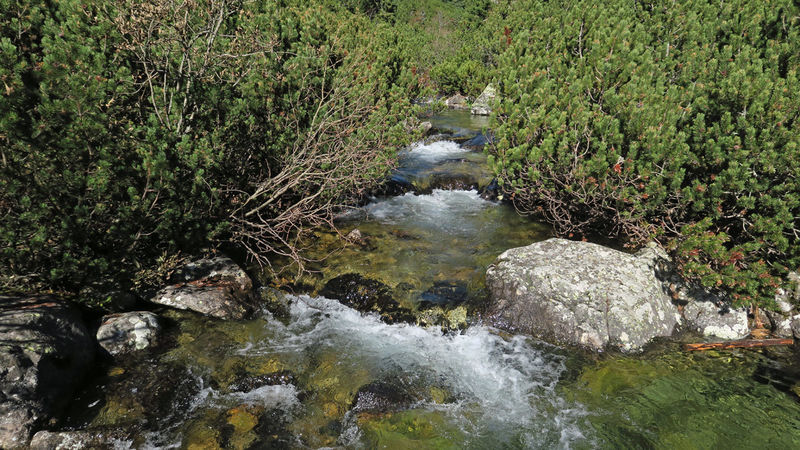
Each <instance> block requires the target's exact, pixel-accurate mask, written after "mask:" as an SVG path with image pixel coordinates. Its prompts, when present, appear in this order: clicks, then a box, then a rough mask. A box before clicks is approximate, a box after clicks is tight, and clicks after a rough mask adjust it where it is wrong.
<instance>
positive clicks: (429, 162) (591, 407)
mask: <svg viewBox="0 0 800 450" xmlns="http://www.w3.org/2000/svg"><path fill="white" fill-rule="evenodd" d="M435 125H436V126H437V127H439V128H440V129H449V130H451V131H453V132H454V133H455V135H456V136H462V137H469V136H470V133H472V134H475V133H476V132H477V127H476V126H475V123H474V120H473V118H470V116H469V115H468V114H464V113H447V114H445V115H444V116H443V117H441V118H437V119H436V121H435ZM481 126H482V125H481ZM453 142H454V141H453ZM401 162H402V164H403V166H402V167H401V168H400V171H401V172H402V171H404V172H402V173H403V176H405V177H408V178H409V179H414V180H415V181H416V182H420V180H423V181H424V180H429V179H430V178H431V177H432V176H433V175H434V174H437V173H453V172H458V171H461V172H465V173H470V174H471V175H482V176H488V175H487V173H486V168H485V157H484V156H483V155H482V154H480V153H476V152H475V151H467V150H465V149H464V148H462V147H456V146H454V145H453V143H449V142H441V143H428V144H418V145H416V146H412V147H411V148H409V149H407V151H406V152H404V153H403V155H402V160H401ZM339 226H340V228H341V231H342V232H343V233H347V232H349V231H351V230H353V229H355V228H358V229H359V230H360V231H361V233H362V235H363V237H364V238H363V240H364V242H363V243H362V244H361V245H348V246H346V247H345V248H343V249H342V248H341V245H342V241H341V239H340V238H339V237H338V235H336V234H334V233H326V232H319V233H318V234H317V240H316V242H315V244H314V245H315V247H314V251H312V253H311V256H315V253H314V252H316V256H317V257H319V258H320V259H321V257H322V256H327V258H326V259H324V260H323V261H321V262H320V263H318V265H317V266H316V267H315V268H316V269H317V270H319V271H320V272H319V273H318V274H317V275H316V276H314V277H311V278H310V279H309V280H310V285H311V286H312V290H313V289H314V288H319V287H320V286H321V285H322V284H324V282H325V281H327V280H329V279H331V278H333V277H335V276H336V275H339V274H343V273H349V272H357V273H360V274H363V275H365V276H368V277H370V278H374V279H377V280H380V281H382V282H384V283H385V284H387V285H388V286H389V287H391V288H392V289H393V293H394V294H395V295H396V296H397V297H398V299H399V300H401V301H404V302H406V303H408V304H412V305H413V304H414V303H415V302H418V301H419V300H420V299H421V298H425V293H426V292H427V291H429V290H430V289H431V287H432V286H434V285H436V283H446V284H460V285H465V286H466V287H467V292H468V293H469V295H470V296H471V298H472V299H473V300H474V301H476V302H480V301H481V300H482V299H485V292H484V291H483V274H484V273H485V269H486V266H487V265H488V264H490V263H491V261H492V260H494V258H495V257H496V256H497V255H498V254H499V253H501V252H502V251H503V250H505V249H507V248H510V247H515V246H519V245H527V244H530V243H531V242H535V241H537V240H540V239H544V238H546V237H547V236H548V235H549V229H548V228H547V227H545V226H542V225H539V224H535V223H532V222H530V221H528V220H526V219H524V218H521V217H519V216H518V215H516V214H515V213H514V212H513V211H512V210H511V209H510V208H509V207H507V206H505V205H501V204H498V203H495V202H491V201H488V200H484V199H482V198H481V197H480V196H479V194H478V192H477V191H474V190H452V191H446V190H437V189H432V190H431V191H430V193H428V194H426V195H415V194H411V193H409V194H406V195H402V196H398V197H390V198H380V199H374V200H373V201H372V202H371V203H369V204H368V205H366V206H365V207H364V208H362V209H361V210H359V211H358V212H356V213H354V214H352V215H351V216H350V217H349V218H348V219H346V220H343V221H342V222H340V224H339ZM331 252H333V253H332V254H331ZM288 300H290V301H291V305H290V307H289V308H288V312H287V313H286V314H284V315H280V316H278V317H275V316H273V315H272V314H269V313H264V315H263V316H262V317H261V318H259V319H256V320H252V321H246V322H221V321H215V320H210V319H207V318H203V317H199V316H196V315H193V314H188V313H182V312H174V311H172V312H164V313H163V314H164V315H165V316H166V319H167V324H168V325H169V326H168V328H169V332H168V334H169V336H168V338H167V343H166V344H165V346H164V349H163V350H162V351H161V352H160V353H157V354H154V355H148V356H144V357H142V358H140V359H134V358H131V359H127V360H124V361H120V362H119V363H118V364H119V365H118V366H113V367H108V368H107V370H105V371H104V373H102V374H99V375H98V377H97V379H96V380H95V381H94V382H93V384H92V385H91V386H89V387H88V388H87V389H86V391H84V392H83V393H81V394H80V395H79V397H78V398H77V399H75V401H74V402H73V403H74V410H73V412H72V413H71V417H70V418H69V419H68V420H67V423H66V424H65V425H66V426H67V427H68V428H70V427H71V428H79V429H83V428H88V429H90V430H94V431H96V432H97V433H110V434H112V435H115V436H120V437H119V438H118V439H119V440H118V443H119V445H120V446H123V447H126V446H127V447H132V448H323V447H340V448H476V449H496V448H508V449H522V448H546V449H549V448H579V449H582V448H614V449H615V448H669V449H672V448H730V449H736V448H758V447H766V448H781V449H782V448H800V431H798V430H800V402H798V397H797V394H795V393H793V392H792V390H793V389H794V390H796V391H797V392H798V393H800V384H798V379H800V377H798V376H797V374H798V373H800V369H798V368H797V367H795V366H793V365H792V361H799V360H800V358H798V356H797V355H795V354H793V353H792V352H791V351H790V350H788V349H773V350H768V351H733V352H703V353H686V352H684V351H682V350H681V349H680V346H679V344H678V343H667V344H657V345H654V346H653V347H652V348H650V349H649V350H648V351H647V352H646V353H644V354H642V355H628V356H622V355H600V356H595V355H587V354H584V353H582V352H580V351H577V350H575V349H563V348H558V347H553V346H550V345H547V344H543V343H541V342H537V341H535V340H532V339H528V338H525V337H523V336H510V335H503V334H499V333H496V332H494V331H493V330H490V329H488V328H486V327H483V326H480V325H472V326H470V327H469V328H467V329H466V330H465V331H464V332H463V333H449V334H443V333H442V332H441V330H439V329H438V328H435V329H434V328H432V329H425V328H421V327H417V326H413V325H407V324H396V325H387V324H385V323H382V322H380V321H379V320H378V319H377V318H376V317H374V316H370V315H362V314H360V313H358V312H356V311H354V310H352V309H349V308H347V307H345V306H342V305H341V304H339V303H338V302H335V301H332V300H328V299H324V298H319V297H313V296H305V295H301V296H289V297H288ZM687 339H689V340H691V339H692V338H687ZM795 364H796V363H795ZM365 399H366V400H365Z"/></svg>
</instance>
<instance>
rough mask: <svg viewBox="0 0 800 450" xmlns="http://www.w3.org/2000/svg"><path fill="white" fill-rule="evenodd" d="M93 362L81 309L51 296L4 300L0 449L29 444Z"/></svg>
mask: <svg viewBox="0 0 800 450" xmlns="http://www.w3.org/2000/svg"><path fill="white" fill-rule="evenodd" d="M93 359H94V341H93V340H92V338H91V336H90V335H89V333H88V332H87V330H86V327H85V326H84V324H83V321H82V317H81V314H80V311H78V310H77V309H76V308H75V307H74V306H72V305H70V304H69V303H66V302H63V301H61V300H58V299H55V298H53V297H48V296H41V297H29V298H22V297H0V448H17V447H23V446H26V445H27V444H28V441H29V440H30V437H31V434H32V432H33V431H35V429H36V428H38V427H39V426H41V425H43V424H44V423H45V422H46V421H48V420H50V419H51V418H53V417H54V416H56V415H57V414H58V413H59V412H60V411H61V409H62V408H63V407H64V406H65V403H66V402H67V401H68V399H69V397H70V395H71V394H72V392H73V390H74V389H75V388H76V386H77V384H78V383H79V382H80V380H81V378H82V377H83V375H84V374H85V372H86V371H87V369H88V368H89V366H90V365H91V363H92V361H93Z"/></svg>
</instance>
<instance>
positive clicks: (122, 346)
mask: <svg viewBox="0 0 800 450" xmlns="http://www.w3.org/2000/svg"><path fill="white" fill-rule="evenodd" d="M160 333H161V325H160V324H159V323H158V316H156V315H155V314H153V313H151V312H149V311H132V312H127V313H120V314H111V315H108V316H105V317H103V320H102V323H101V325H100V328H99V329H98V330H97V343H98V344H100V347H102V348H103V349H104V350H105V351H107V352H108V353H109V354H111V355H119V354H123V353H128V352H132V351H137V350H144V349H146V348H148V347H151V346H153V345H155V344H156V341H157V340H158V336H159V334H160Z"/></svg>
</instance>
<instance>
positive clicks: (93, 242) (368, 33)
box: [0, 0, 416, 291]
mask: <svg viewBox="0 0 800 450" xmlns="http://www.w3.org/2000/svg"><path fill="white" fill-rule="evenodd" d="M0 6H2V10H3V11H4V17H3V19H0V33H2V34H1V35H0V49H2V54H3V58H2V59H1V60H0V80H1V81H2V83H3V85H2V89H3V92H2V95H0V152H1V153H0V253H1V254H2V259H3V261H4V264H2V265H0V281H2V285H5V286H6V287H22V288H24V289H37V288H43V287H46V288H54V289H66V290H70V291H77V290H78V289H79V288H80V287H81V286H82V285H84V284H86V283H91V282H95V281H97V280H109V279H112V278H113V279H114V280H115V282H119V283H122V284H123V285H126V284H127V286H130V285H131V284H132V283H133V280H134V279H135V278H136V277H137V276H136V274H137V272H141V271H142V270H143V269H147V268H148V267H152V266H154V265H155V264H156V263H157V259H158V258H159V257H161V256H162V255H163V254H164V253H165V252H175V251H179V250H182V249H185V250H189V251H191V250H194V249H197V248H200V247H204V246H218V245H221V244H224V243H234V244H236V245H240V246H243V247H245V248H247V249H248V250H250V251H251V252H252V254H253V256H255V257H261V256H266V254H265V253H264V252H265V251H290V252H294V250H293V249H292V250H286V248H287V247H291V242H292V239H293V238H292V236H295V235H296V234H297V233H300V232H302V230H303V229H304V227H305V226H307V225H309V224H315V223H324V222H325V221H327V220H330V214H332V212H333V209H334V208H335V205H336V204H338V203H339V202H342V201H347V199H348V198H351V197H353V196H357V195H359V193H360V192H363V191H364V190H365V189H368V188H369V187H370V186H371V185H372V184H373V183H375V182H376V180H378V179H380V177H382V176H383V175H384V174H385V173H386V171H387V170H388V169H389V168H390V167H391V164H392V158H393V153H394V148H396V146H397V145H400V144H402V143H403V142H405V141H406V140H408V139H409V138H410V136H409V135H408V133H406V132H405V130H404V128H403V126H402V123H403V120H404V119H406V117H407V116H408V115H409V113H410V111H411V107H410V104H409V101H408V99H409V98H413V97H414V95H415V92H416V91H415V90H416V79H415V77H414V76H413V75H412V73H411V71H410V70H409V68H408V64H407V62H406V60H404V59H403V57H402V55H400V54H399V52H398V51H396V46H395V45H394V41H393V39H394V37H393V36H392V35H391V32H390V30H389V29H388V28H387V27H386V26H374V25H373V24H372V23H371V22H370V21H369V19H368V18H367V17H366V16H363V15H361V14H354V13H351V12H349V11H347V10H344V9H339V8H326V7H324V6H322V2H319V3H310V4H309V2H292V1H267V2H258V3H251V2H247V3H244V2H236V1H233V2H229V1H224V0H185V1H182V2H169V3H164V2H157V1H149V2H134V1H128V2H125V1H122V2H108V1H106V0H88V1H75V0H62V1H59V2H56V3H52V2H39V1H33V2H22V1H18V0H0ZM356 125H357V126H356ZM343 162H346V164H345V163H343ZM256 209H257V210H256ZM254 210H255V211H254ZM292 254H294V253H292ZM139 278H141V277H139ZM123 287H125V286H123Z"/></svg>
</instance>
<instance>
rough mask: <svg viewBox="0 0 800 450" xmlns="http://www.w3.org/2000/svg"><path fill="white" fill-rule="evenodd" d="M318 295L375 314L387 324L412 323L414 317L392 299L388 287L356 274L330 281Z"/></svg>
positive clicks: (390, 290)
mask: <svg viewBox="0 0 800 450" xmlns="http://www.w3.org/2000/svg"><path fill="white" fill-rule="evenodd" d="M320 295H322V296H323V297H327V298H330V299H334V300H338V301H339V302H340V303H342V304H344V305H347V306H349V307H351V308H353V309H355V310H358V311H361V312H374V313H377V314H378V315H380V317H381V320H383V321H384V322H387V323H395V322H413V321H414V315H413V314H412V313H411V311H410V310H408V309H407V308H404V307H402V306H401V305H400V304H399V303H398V302H397V300H395V299H394V297H393V296H392V289H391V288H390V287H389V286H387V285H385V284H383V283H381V282H380V281H377V280H373V279H370V278H366V277H364V276H362V275H359V274H357V273H348V274H344V275H340V276H338V277H336V278H333V279H331V280H330V281H328V282H327V283H325V286H324V287H323V288H322V290H321V291H320Z"/></svg>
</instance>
